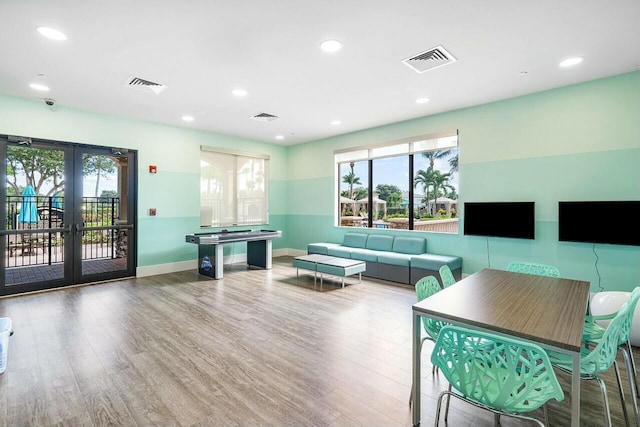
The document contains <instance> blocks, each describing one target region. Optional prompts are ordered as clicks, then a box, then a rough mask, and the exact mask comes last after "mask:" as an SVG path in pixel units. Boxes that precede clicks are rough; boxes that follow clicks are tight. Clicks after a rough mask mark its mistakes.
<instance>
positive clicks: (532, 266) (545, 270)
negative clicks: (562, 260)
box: [507, 261, 560, 277]
mask: <svg viewBox="0 0 640 427" xmlns="http://www.w3.org/2000/svg"><path fill="white" fill-rule="evenodd" d="M507 271H512V272H514V273H524V274H535V275H537V276H547V277H560V271H559V270H558V268H557V267H554V266H553V265H546V264H537V263H535V262H523V261H514V262H511V263H509V265H507Z"/></svg>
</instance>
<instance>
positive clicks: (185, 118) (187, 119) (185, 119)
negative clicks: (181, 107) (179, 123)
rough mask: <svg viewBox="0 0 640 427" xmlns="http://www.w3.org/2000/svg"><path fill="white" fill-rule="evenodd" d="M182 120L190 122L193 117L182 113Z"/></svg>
mask: <svg viewBox="0 0 640 427" xmlns="http://www.w3.org/2000/svg"><path fill="white" fill-rule="evenodd" d="M182 120H184V121H185V122H192V121H193V120H195V119H194V118H193V116H189V115H184V116H182Z"/></svg>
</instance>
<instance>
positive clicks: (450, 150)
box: [334, 131, 458, 233]
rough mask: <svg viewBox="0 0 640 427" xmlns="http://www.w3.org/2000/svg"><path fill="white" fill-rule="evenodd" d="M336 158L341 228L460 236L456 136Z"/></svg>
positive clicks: (339, 153)
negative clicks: (400, 230) (370, 228)
mask: <svg viewBox="0 0 640 427" xmlns="http://www.w3.org/2000/svg"><path fill="white" fill-rule="evenodd" d="M334 154H335V161H336V167H337V169H336V170H337V174H338V179H337V181H338V183H337V188H338V193H339V194H338V197H337V200H338V210H337V223H338V225H340V226H350V227H372V228H394V229H407V230H418V231H435V232H442V233H458V217H457V212H458V133H457V131H452V132H444V133H439V134H432V135H422V136H417V137H414V138H407V139H405V140H402V141H394V142H391V143H386V144H379V145H375V146H370V147H357V148H349V149H345V150H339V151H336V152H335V153H334ZM369 188H372V189H373V191H369Z"/></svg>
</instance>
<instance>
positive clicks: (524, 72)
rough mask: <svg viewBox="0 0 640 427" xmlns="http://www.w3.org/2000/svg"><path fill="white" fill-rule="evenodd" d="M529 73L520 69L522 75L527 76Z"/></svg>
mask: <svg viewBox="0 0 640 427" xmlns="http://www.w3.org/2000/svg"><path fill="white" fill-rule="evenodd" d="M527 74H529V73H528V72H526V71H520V75H521V76H526V75H527Z"/></svg>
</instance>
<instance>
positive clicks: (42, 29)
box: [37, 27, 67, 40]
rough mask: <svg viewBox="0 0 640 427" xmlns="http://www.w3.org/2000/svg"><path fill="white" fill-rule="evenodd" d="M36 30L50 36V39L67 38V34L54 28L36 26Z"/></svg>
mask: <svg viewBox="0 0 640 427" xmlns="http://www.w3.org/2000/svg"><path fill="white" fill-rule="evenodd" d="M37 30H38V32H39V33H40V34H42V35H43V36H45V37H47V38H50V39H52V40H66V39H67V35H66V34H64V33H63V32H61V31H58V30H56V29H54V28H50V27H38V28H37Z"/></svg>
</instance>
